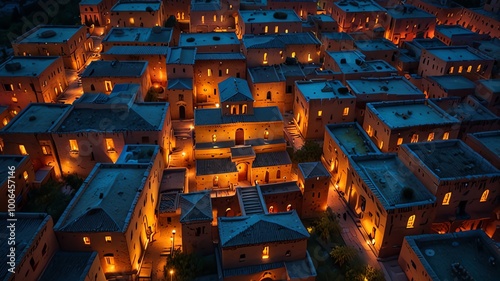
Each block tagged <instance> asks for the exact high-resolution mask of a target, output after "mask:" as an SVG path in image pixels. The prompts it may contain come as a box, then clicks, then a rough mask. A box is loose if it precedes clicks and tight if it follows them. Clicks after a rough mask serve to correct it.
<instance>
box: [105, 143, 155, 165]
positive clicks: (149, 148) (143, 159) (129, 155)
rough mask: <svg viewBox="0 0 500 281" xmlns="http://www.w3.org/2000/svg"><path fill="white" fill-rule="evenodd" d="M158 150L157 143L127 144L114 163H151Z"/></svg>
mask: <svg viewBox="0 0 500 281" xmlns="http://www.w3.org/2000/svg"><path fill="white" fill-rule="evenodd" d="M159 151H160V147H159V146H158V145H153V144H127V145H125V146H124V147H123V150H122V153H121V154H120V157H118V160H116V162H115V163H117V164H122V163H123V164H124V163H127V164H137V163H151V162H153V161H154V158H155V157H156V155H157V154H158V152H159Z"/></svg>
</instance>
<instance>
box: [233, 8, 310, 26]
mask: <svg viewBox="0 0 500 281" xmlns="http://www.w3.org/2000/svg"><path fill="white" fill-rule="evenodd" d="M238 13H239V14H240V16H241V19H242V20H243V22H244V23H245V24H251V23H268V22H269V23H270V22H302V19H301V18H300V17H299V16H298V15H297V13H295V11H294V10H291V9H278V10H249V11H248V10H247V11H245V10H239V11H238ZM281 15H286V16H281Z"/></svg>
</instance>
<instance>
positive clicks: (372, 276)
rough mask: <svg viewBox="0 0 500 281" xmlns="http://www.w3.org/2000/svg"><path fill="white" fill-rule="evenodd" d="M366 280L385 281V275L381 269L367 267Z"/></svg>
mask: <svg viewBox="0 0 500 281" xmlns="http://www.w3.org/2000/svg"><path fill="white" fill-rule="evenodd" d="M363 275H364V278H363V279H366V280H368V281H385V277H384V273H383V272H382V270H380V269H379V268H374V267H372V266H371V265H366V266H365V269H364V273H363Z"/></svg>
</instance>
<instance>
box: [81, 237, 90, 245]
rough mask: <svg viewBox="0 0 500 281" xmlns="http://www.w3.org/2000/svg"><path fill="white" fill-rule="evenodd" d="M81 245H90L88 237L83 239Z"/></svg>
mask: <svg viewBox="0 0 500 281" xmlns="http://www.w3.org/2000/svg"><path fill="white" fill-rule="evenodd" d="M83 243H85V245H90V237H87V236H85V237H83Z"/></svg>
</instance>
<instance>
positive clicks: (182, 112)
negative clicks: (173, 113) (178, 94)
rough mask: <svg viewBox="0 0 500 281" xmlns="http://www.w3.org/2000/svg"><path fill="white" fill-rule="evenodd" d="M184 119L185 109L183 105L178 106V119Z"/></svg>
mask: <svg viewBox="0 0 500 281" xmlns="http://www.w3.org/2000/svg"><path fill="white" fill-rule="evenodd" d="M185 118H186V107H185V106H184V105H180V106H179V119H185Z"/></svg>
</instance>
